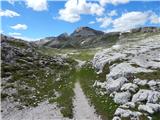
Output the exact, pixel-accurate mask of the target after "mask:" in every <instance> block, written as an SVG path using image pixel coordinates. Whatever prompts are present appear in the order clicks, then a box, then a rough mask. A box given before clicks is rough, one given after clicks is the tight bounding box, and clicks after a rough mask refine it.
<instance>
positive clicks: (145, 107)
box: [138, 103, 160, 114]
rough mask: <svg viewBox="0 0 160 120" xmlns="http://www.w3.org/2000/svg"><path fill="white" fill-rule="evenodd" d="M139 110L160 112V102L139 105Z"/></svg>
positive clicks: (151, 112)
mask: <svg viewBox="0 0 160 120" xmlns="http://www.w3.org/2000/svg"><path fill="white" fill-rule="evenodd" d="M138 110H141V111H145V112H148V113H150V114H153V113H155V112H160V104H153V103H147V104H146V105H139V107H138Z"/></svg>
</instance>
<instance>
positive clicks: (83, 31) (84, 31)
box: [71, 26, 104, 37]
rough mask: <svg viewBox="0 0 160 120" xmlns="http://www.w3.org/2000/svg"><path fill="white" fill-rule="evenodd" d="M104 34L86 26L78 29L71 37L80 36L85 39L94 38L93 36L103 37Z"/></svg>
mask: <svg viewBox="0 0 160 120" xmlns="http://www.w3.org/2000/svg"><path fill="white" fill-rule="evenodd" d="M103 34H104V33H103V32H102V31H98V30H94V29H92V28H90V27H87V26H82V27H78V28H77V29H76V30H75V31H74V32H73V33H72V34H71V36H81V37H87V36H95V35H103Z"/></svg>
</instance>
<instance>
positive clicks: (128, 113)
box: [114, 108, 142, 118]
mask: <svg viewBox="0 0 160 120" xmlns="http://www.w3.org/2000/svg"><path fill="white" fill-rule="evenodd" d="M114 115H115V116H120V117H121V118H122V117H134V118H135V117H137V118H138V117H139V116H140V115H142V113H140V112H133V111H131V110H128V109H122V108H117V110H116V112H115V113H114Z"/></svg>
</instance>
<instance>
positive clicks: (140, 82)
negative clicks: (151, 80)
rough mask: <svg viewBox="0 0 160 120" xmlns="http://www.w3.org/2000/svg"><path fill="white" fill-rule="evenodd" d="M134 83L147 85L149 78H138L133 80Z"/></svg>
mask: <svg viewBox="0 0 160 120" xmlns="http://www.w3.org/2000/svg"><path fill="white" fill-rule="evenodd" d="M133 83H135V84H137V85H141V86H144V85H147V80H141V79H139V78H137V79H134V80H133Z"/></svg>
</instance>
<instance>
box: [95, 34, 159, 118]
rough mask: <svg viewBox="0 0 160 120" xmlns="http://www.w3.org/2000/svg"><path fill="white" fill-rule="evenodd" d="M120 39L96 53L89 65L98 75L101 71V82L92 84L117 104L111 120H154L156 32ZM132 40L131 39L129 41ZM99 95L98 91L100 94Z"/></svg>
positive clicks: (156, 70) (157, 102)
mask: <svg viewBox="0 0 160 120" xmlns="http://www.w3.org/2000/svg"><path fill="white" fill-rule="evenodd" d="M135 40H136V38H135V39H134V38H132V41H131V42H130V41H128V42H127V43H124V42H123V39H122V40H121V41H120V42H119V43H117V44H116V45H114V46H113V47H112V48H109V49H105V50H102V51H100V52H98V53H96V55H95V57H94V59H93V66H94V67H95V68H96V69H97V72H98V74H101V73H102V72H105V70H106V68H107V70H108V73H107V74H106V80H104V82H100V81H96V82H95V84H94V87H96V86H99V87H100V88H103V89H105V91H103V94H109V95H110V96H111V97H112V98H113V100H114V102H115V103H117V104H118V105H119V107H118V108H117V109H116V111H115V113H114V118H113V120H121V119H123V118H128V119H129V118H130V119H134V120H135V119H136V120H137V119H142V120H143V119H147V118H148V119H154V120H158V118H159V115H158V114H159V113H160V35H155V36H152V37H147V38H144V39H141V40H136V42H135ZM133 41H134V42H133ZM101 94H102V93H101Z"/></svg>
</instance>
